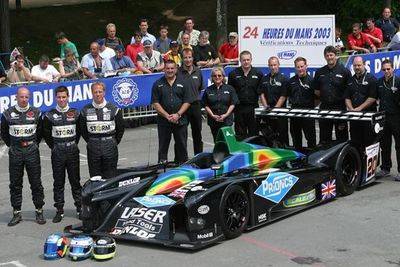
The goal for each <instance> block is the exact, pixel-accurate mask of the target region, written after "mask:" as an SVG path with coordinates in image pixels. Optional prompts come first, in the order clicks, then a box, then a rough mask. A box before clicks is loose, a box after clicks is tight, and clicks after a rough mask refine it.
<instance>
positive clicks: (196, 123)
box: [178, 48, 203, 155]
mask: <svg viewBox="0 0 400 267" xmlns="http://www.w3.org/2000/svg"><path fill="white" fill-rule="evenodd" d="M182 54H183V64H182V67H180V68H179V70H178V76H180V77H182V78H183V79H184V80H185V82H186V84H187V85H188V87H189V89H190V91H191V93H192V95H193V97H194V101H193V102H192V103H191V105H190V107H189V109H188V111H187V118H188V121H189V123H190V127H191V128H192V138H193V150H194V154H195V155H197V154H199V153H201V152H203V141H202V137H201V128H202V119H201V103H200V92H201V90H202V89H203V76H202V74H201V71H200V70H199V69H198V68H197V67H195V66H194V64H193V50H192V49H190V48H185V49H184V50H183V51H182Z"/></svg>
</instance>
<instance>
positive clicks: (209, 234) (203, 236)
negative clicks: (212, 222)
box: [196, 232, 214, 240]
mask: <svg viewBox="0 0 400 267" xmlns="http://www.w3.org/2000/svg"><path fill="white" fill-rule="evenodd" d="M196 237H197V239H199V240H202V239H209V238H212V237H214V233H213V232H208V233H204V234H197V235H196Z"/></svg>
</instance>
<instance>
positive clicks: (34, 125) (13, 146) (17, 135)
mask: <svg viewBox="0 0 400 267" xmlns="http://www.w3.org/2000/svg"><path fill="white" fill-rule="evenodd" d="M40 116H41V113H40V111H39V110H38V109H37V108H34V107H29V108H28V110H27V111H25V112H20V111H18V110H17V108H16V107H15V106H14V107H11V108H9V109H7V110H6V111H4V113H3V115H2V117H1V138H2V139H3V140H4V142H5V143H6V145H7V146H8V147H10V150H9V151H8V155H9V171H10V198H11V206H12V207H13V208H14V210H21V206H22V184H23V179H22V178H23V176H24V167H25V168H26V172H27V174H28V180H29V183H30V185H31V191H32V200H33V204H34V205H35V207H36V209H40V208H42V207H43V205H44V194H43V187H42V181H41V172H40V156H39V143H40V140H41V138H42V137H41V136H42V130H41V128H42V120H41V118H40Z"/></svg>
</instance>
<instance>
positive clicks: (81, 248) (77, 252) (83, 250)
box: [68, 235, 93, 261]
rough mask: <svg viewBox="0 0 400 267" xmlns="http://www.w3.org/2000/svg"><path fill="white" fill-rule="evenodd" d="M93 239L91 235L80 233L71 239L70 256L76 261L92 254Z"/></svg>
mask: <svg viewBox="0 0 400 267" xmlns="http://www.w3.org/2000/svg"><path fill="white" fill-rule="evenodd" d="M92 251H93V239H92V238H91V237H90V236H84V235H79V236H75V237H73V238H72V239H71V243H70V246H69V254H68V255H69V257H70V258H71V259H72V260H74V261H79V260H84V259H87V258H90V257H91V256H92Z"/></svg>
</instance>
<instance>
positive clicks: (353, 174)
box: [335, 145, 361, 196]
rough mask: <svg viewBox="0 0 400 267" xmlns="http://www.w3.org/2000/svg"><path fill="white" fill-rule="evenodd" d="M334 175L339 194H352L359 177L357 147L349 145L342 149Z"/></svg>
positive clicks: (359, 168) (359, 162) (359, 160)
mask: <svg viewBox="0 0 400 267" xmlns="http://www.w3.org/2000/svg"><path fill="white" fill-rule="evenodd" d="M335 175H336V184H337V190H338V192H339V194H340V195H342V196H347V195H350V194H352V193H353V192H354V190H355V189H356V188H357V186H358V185H359V184H360V179H361V159H360V155H359V153H358V151H357V149H355V148H354V147H352V146H350V145H347V146H345V147H344V148H343V149H342V151H341V152H340V154H339V157H338V159H337V161H336V166H335Z"/></svg>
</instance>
